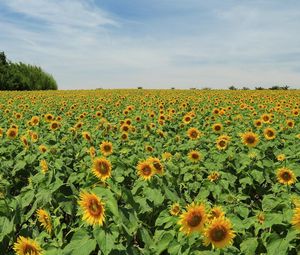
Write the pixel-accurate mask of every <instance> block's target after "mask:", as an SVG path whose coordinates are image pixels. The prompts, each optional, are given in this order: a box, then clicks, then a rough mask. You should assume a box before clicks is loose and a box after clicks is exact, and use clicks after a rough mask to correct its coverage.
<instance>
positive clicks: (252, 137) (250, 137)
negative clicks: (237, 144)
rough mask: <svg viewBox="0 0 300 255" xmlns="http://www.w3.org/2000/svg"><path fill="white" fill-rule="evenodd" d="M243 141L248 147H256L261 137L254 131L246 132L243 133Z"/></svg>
mask: <svg viewBox="0 0 300 255" xmlns="http://www.w3.org/2000/svg"><path fill="white" fill-rule="evenodd" d="M242 142H243V144H245V145H247V146H248V147H255V146H256V145H257V143H258V142H259V137H258V135H257V134H255V133H253V132H246V133H244V134H242Z"/></svg>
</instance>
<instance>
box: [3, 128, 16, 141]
mask: <svg viewBox="0 0 300 255" xmlns="http://www.w3.org/2000/svg"><path fill="white" fill-rule="evenodd" d="M6 135H7V136H8V137H9V138H10V139H14V138H16V137H17V136H18V129H17V128H12V127H11V128H9V129H8V130H7V132H6Z"/></svg>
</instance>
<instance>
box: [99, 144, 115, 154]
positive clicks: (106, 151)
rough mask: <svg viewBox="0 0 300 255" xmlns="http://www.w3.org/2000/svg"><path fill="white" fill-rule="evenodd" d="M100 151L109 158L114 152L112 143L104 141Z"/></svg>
mask: <svg viewBox="0 0 300 255" xmlns="http://www.w3.org/2000/svg"><path fill="white" fill-rule="evenodd" d="M100 150H101V152H102V154H103V155H104V156H109V155H110V154H112V152H113V145H112V143H111V142H107V141H104V142H102V143H101V144H100Z"/></svg>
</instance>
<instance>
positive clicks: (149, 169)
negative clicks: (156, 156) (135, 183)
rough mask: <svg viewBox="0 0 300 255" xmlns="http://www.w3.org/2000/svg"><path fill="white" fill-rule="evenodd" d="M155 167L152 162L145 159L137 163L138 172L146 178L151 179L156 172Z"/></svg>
mask: <svg viewBox="0 0 300 255" xmlns="http://www.w3.org/2000/svg"><path fill="white" fill-rule="evenodd" d="M155 171H156V170H155V169H154V167H153V165H152V163H151V162H149V161H147V160H145V161H142V162H140V163H139V164H138V165H137V173H138V175H139V176H140V177H141V178H142V179H144V180H150V179H151V178H152V176H153V175H154V174H155Z"/></svg>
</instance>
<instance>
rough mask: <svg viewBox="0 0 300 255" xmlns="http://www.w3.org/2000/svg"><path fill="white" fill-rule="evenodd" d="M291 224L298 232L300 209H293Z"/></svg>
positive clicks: (299, 228) (299, 227)
mask: <svg viewBox="0 0 300 255" xmlns="http://www.w3.org/2000/svg"><path fill="white" fill-rule="evenodd" d="M291 223H292V224H293V226H294V227H295V228H296V229H297V230H300V207H296V208H295V209H294V214H293V218H292V221H291Z"/></svg>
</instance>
